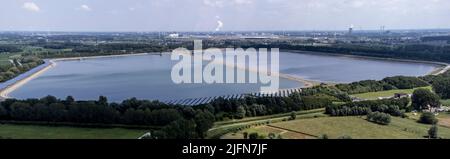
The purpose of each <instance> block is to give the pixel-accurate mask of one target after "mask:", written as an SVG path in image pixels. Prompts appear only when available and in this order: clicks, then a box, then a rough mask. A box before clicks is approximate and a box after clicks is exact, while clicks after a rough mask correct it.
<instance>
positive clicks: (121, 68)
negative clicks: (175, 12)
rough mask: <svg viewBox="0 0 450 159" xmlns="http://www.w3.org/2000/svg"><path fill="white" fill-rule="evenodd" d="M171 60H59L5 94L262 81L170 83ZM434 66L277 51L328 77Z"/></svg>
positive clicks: (251, 87)
mask: <svg viewBox="0 0 450 159" xmlns="http://www.w3.org/2000/svg"><path fill="white" fill-rule="evenodd" d="M176 62H177V61H172V60H170V55H168V54H163V55H142V56H127V57H108V58H96V59H85V60H74V61H59V62H57V65H56V67H54V68H51V69H50V70H48V71H47V72H45V73H43V74H42V75H40V76H39V77H37V78H35V79H33V80H31V81H30V82H28V83H26V84H25V85H23V86H22V87H20V88H18V89H17V90H15V91H13V92H12V93H11V94H10V96H12V97H15V98H40V97H43V96H46V95H54V96H57V97H59V98H65V97H66V96H68V95H72V96H74V97H75V98H76V99H82V100H89V99H97V98H98V96H100V95H104V96H107V97H108V99H109V100H110V101H121V100H123V99H127V98H130V97H137V98H140V99H158V100H173V99H186V98H198V97H211V96H219V95H229V94H240V93H252V92H257V91H259V88H260V86H261V85H263V84H260V83H257V84H174V83H173V82H172V80H171V76H170V75H171V69H172V66H173V65H174V64H175V63H176ZM435 67H436V65H432V64H425V63H413V62H398V61H383V60H372V59H362V58H350V57H344V56H323V55H311V54H299V53H287V52H283V53H280V72H282V73H285V74H289V75H293V76H298V77H302V78H305V79H309V80H317V81H327V82H342V83H347V82H353V81H359V80H366V79H376V80H378V79H382V78H384V77H388V76H395V75H408V76H419V75H424V74H427V73H428V72H430V71H432V70H433V69H435ZM238 71H242V70H238ZM248 73H252V72H248ZM302 86H303V84H302V83H299V82H298V81H292V80H288V79H283V78H281V79H280V87H281V89H284V88H296V87H302Z"/></svg>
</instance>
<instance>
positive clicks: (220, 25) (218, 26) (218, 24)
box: [216, 20, 223, 31]
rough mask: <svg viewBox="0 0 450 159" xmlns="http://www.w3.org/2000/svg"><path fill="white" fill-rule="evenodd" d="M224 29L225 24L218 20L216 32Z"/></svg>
mask: <svg viewBox="0 0 450 159" xmlns="http://www.w3.org/2000/svg"><path fill="white" fill-rule="evenodd" d="M222 27H223V22H222V21H221V20H217V27H216V31H220V29H222Z"/></svg>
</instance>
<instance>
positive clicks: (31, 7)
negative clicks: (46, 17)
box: [22, 2, 41, 12]
mask: <svg viewBox="0 0 450 159" xmlns="http://www.w3.org/2000/svg"><path fill="white" fill-rule="evenodd" d="M22 8H23V9H26V10H28V11H32V12H39V11H40V10H41V9H40V8H39V6H38V5H36V3H33V2H25V3H24V4H23V6H22Z"/></svg>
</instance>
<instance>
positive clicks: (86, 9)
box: [80, 4, 92, 11]
mask: <svg viewBox="0 0 450 159" xmlns="http://www.w3.org/2000/svg"><path fill="white" fill-rule="evenodd" d="M80 9H81V10H84V11H91V10H92V9H91V7H89V6H88V5H86V4H83V5H81V6H80Z"/></svg>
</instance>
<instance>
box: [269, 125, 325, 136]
mask: <svg viewBox="0 0 450 159" xmlns="http://www.w3.org/2000/svg"><path fill="white" fill-rule="evenodd" d="M266 126H267V127H270V128H273V129H278V130H281V131H285V132H293V133H297V134H301V135H305V136H309V137H314V138H318V136H316V135H312V134H308V133H304V132H300V131H295V130H291V129H286V128H282V127H278V126H273V125H270V124H269V125H266Z"/></svg>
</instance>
